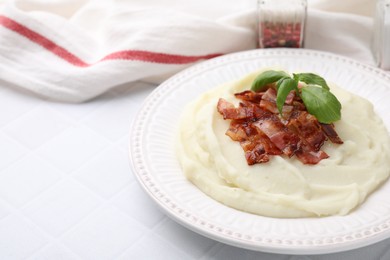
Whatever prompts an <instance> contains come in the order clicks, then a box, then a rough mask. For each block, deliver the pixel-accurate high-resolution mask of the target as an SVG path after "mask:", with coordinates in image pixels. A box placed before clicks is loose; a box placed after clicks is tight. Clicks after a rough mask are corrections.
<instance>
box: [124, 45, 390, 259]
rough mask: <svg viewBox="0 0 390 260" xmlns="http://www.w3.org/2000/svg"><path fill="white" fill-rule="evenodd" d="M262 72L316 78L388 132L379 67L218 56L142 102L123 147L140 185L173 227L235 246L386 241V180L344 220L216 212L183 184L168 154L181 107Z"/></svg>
mask: <svg viewBox="0 0 390 260" xmlns="http://www.w3.org/2000/svg"><path fill="white" fill-rule="evenodd" d="M268 66H271V67H272V66H278V67H282V68H285V69H287V70H289V71H309V72H314V73H318V74H320V75H322V76H324V77H325V78H326V79H327V80H328V81H330V82H333V83H336V84H337V85H339V86H341V87H344V88H346V89H348V90H349V91H352V92H354V93H357V94H358V95H361V96H364V97H366V98H368V99H369V100H370V101H371V102H372V103H373V104H374V105H375V109H376V112H377V113H379V115H380V116H381V117H382V119H383V120H384V121H385V124H386V127H387V128H388V129H390V117H389V111H390V102H389V101H388V100H389V97H390V76H389V75H387V74H386V73H385V72H383V71H381V70H379V69H376V68H373V67H370V66H368V65H364V64H361V63H358V62H356V61H354V60H351V59H347V58H344V57H341V56H337V55H333V54H328V53H323V52H317V51H309V50H299V49H269V50H255V51H248V52H242V53H236V54H231V55H226V56H222V57H219V58H216V59H213V60H209V61H206V62H203V63H200V64H198V65H196V66H194V67H191V68H189V69H187V70H185V71H183V72H181V73H179V74H177V75H175V76H173V77H172V78H170V79H169V80H167V81H166V82H164V83H163V84H161V85H160V86H159V87H158V88H157V89H156V90H155V91H153V93H152V94H151V95H150V96H149V97H148V98H147V99H146V101H145V102H144V104H143V107H142V108H141V110H140V112H139V114H138V116H137V118H136V120H135V121H134V125H133V128H132V133H131V141H130V157H131V160H132V164H133V168H134V173H135V175H136V176H137V179H138V180H139V182H140V183H141V185H142V187H143V188H144V189H145V191H146V192H147V193H148V194H149V195H150V197H151V198H152V199H153V200H154V201H155V202H157V204H158V205H159V206H161V208H162V209H164V211H165V212H166V213H168V215H170V216H171V217H172V218H173V219H174V220H176V221H177V222H179V223H181V224H183V225H184V226H186V227H188V228H189V229H192V230H193V231H195V232H198V233H200V234H203V235H204V236H207V237H210V238H213V239H215V240H218V241H221V242H224V243H227V244H230V245H234V246H238V247H243V248H248V249H253V250H259V251H266V252H274V253H284V254H322V253H330V252H338V251H344V250H349V249H354V248H358V247H361V246H365V245H369V244H372V243H375V242H378V241H380V240H383V239H385V238H388V237H390V182H387V183H386V184H385V185H383V186H382V187H381V188H380V189H379V190H378V191H376V192H374V193H373V194H372V195H371V196H369V198H368V199H367V201H366V202H365V203H364V204H363V205H362V206H361V207H359V208H358V209H357V210H355V211H354V212H352V213H351V214H349V215H347V216H332V217H324V218H300V219H278V218H268V217H262V216H256V215H252V214H248V213H245V212H241V211H238V210H235V209H232V208H229V207H227V206H224V205H222V204H220V203H218V202H216V201H214V200H213V199H211V198H209V197H208V196H207V195H205V194H203V193H202V192H201V191H200V190H198V188H197V187H195V186H194V185H193V184H191V183H190V182H188V181H187V180H186V179H185V177H184V175H183V173H182V172H181V169H180V167H179V163H178V161H177V159H176V156H175V151H174V134H175V131H176V128H177V123H178V118H179V115H180V113H181V111H182V110H183V107H184V106H185V105H186V104H187V103H188V102H189V101H191V100H193V99H195V98H196V97H198V96H199V95H200V94H201V93H202V92H205V91H207V90H209V89H210V88H212V87H215V86H217V85H219V84H221V83H224V82H228V81H232V80H237V79H239V78H241V77H243V76H245V75H246V74H248V73H250V72H252V71H255V70H257V69H259V68H262V67H268ZM356 112H357V113H358V112H359V111H356Z"/></svg>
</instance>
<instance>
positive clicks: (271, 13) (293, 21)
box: [257, 0, 307, 48]
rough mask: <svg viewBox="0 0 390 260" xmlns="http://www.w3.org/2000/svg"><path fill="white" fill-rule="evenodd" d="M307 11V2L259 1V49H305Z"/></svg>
mask: <svg viewBox="0 0 390 260" xmlns="http://www.w3.org/2000/svg"><path fill="white" fill-rule="evenodd" d="M306 10H307V0H259V1H258V4H257V18H258V45H259V47H260V48H275V47H290V48H301V47H303V42H304V31H305V21H306Z"/></svg>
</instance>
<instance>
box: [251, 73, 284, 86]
mask: <svg viewBox="0 0 390 260" xmlns="http://www.w3.org/2000/svg"><path fill="white" fill-rule="evenodd" d="M285 77H290V75H288V74H287V73H286V72H284V71H276V70H267V71H264V72H263V73H261V74H260V75H258V76H257V77H256V78H255V80H254V81H253V82H252V86H251V90H253V91H261V90H263V89H264V87H265V86H266V85H268V84H270V83H273V82H276V81H278V80H280V79H281V78H285Z"/></svg>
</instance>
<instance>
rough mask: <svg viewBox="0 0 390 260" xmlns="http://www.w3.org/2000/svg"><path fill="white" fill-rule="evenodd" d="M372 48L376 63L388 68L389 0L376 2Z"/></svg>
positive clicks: (389, 55) (385, 68)
mask: <svg viewBox="0 0 390 260" xmlns="http://www.w3.org/2000/svg"><path fill="white" fill-rule="evenodd" d="M372 50H373V54H374V58H375V61H376V63H377V65H378V66H379V67H380V68H381V69H384V70H390V0H378V1H377V2H376V11H375V19H374V35H373V44H372Z"/></svg>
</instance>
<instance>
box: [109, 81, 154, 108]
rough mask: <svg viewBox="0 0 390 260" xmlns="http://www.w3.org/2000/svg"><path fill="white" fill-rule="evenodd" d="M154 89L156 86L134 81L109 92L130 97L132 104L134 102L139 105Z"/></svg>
mask: <svg viewBox="0 0 390 260" xmlns="http://www.w3.org/2000/svg"><path fill="white" fill-rule="evenodd" d="M155 88H156V84H152V83H147V82H142V81H136V82H129V83H125V84H123V85H120V86H117V87H115V88H113V89H112V90H111V92H114V93H115V94H116V95H119V96H131V98H132V100H133V102H134V101H135V102H137V103H139V102H142V101H143V100H144V99H145V98H146V97H147V96H148V95H149V94H150V92H152V90H153V89H155ZM139 104H140V103H139Z"/></svg>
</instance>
